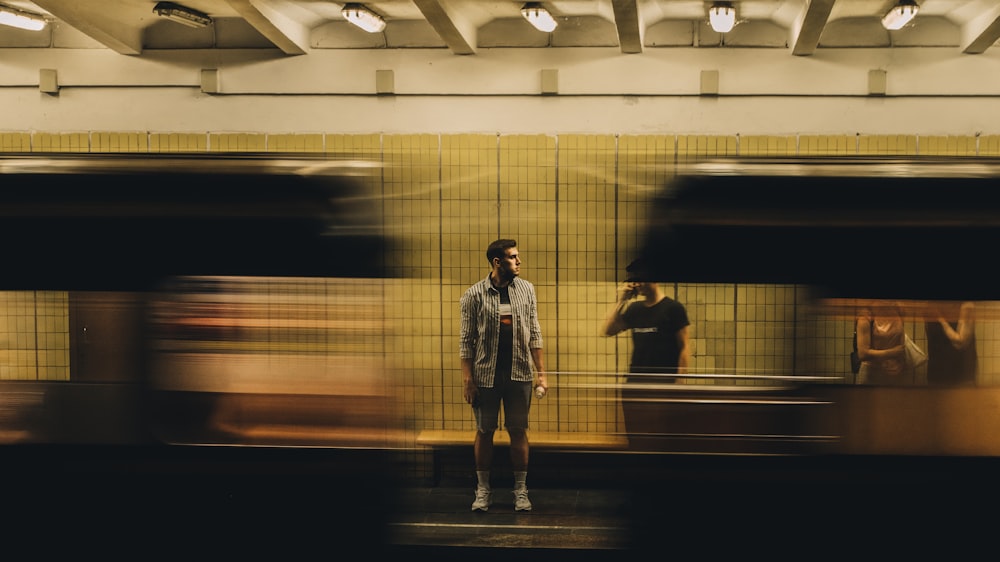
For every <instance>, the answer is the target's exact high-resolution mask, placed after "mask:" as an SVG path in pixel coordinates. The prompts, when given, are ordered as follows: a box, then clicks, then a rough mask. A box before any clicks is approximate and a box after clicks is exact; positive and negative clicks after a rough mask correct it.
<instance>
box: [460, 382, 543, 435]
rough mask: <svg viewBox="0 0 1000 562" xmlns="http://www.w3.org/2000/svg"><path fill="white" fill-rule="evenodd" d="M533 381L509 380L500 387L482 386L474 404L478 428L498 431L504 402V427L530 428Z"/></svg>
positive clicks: (473, 408)
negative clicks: (501, 405)
mask: <svg viewBox="0 0 1000 562" xmlns="http://www.w3.org/2000/svg"><path fill="white" fill-rule="evenodd" d="M531 386H532V383H531V382H518V381H508V382H507V383H505V384H503V385H502V386H499V387H494V388H480V389H479V399H478V400H477V401H476V403H474V404H473V406H472V412H473V413H474V414H475V415H476V429H477V430H479V431H487V432H489V431H496V429H497V422H498V419H499V416H500V403H501V402H503V418H504V427H506V428H507V429H508V430H510V429H528V410H529V409H530V408H531V395H532V392H531Z"/></svg>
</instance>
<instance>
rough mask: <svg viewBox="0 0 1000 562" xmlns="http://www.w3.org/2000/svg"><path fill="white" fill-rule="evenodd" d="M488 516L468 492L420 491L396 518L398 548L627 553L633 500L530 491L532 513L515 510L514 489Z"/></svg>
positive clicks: (612, 494)
mask: <svg viewBox="0 0 1000 562" xmlns="http://www.w3.org/2000/svg"><path fill="white" fill-rule="evenodd" d="M493 495H494V499H493V505H492V506H491V507H490V508H489V511H487V512H479V511H476V512H474V511H472V510H471V504H472V500H473V490H472V489H471V488H468V487H455V486H443V487H414V488H405V489H404V491H403V492H402V499H401V506H400V510H399V512H398V513H397V516H395V517H392V518H391V519H390V523H389V525H390V540H391V541H392V543H393V544H395V545H401V546H403V545H408V546H427V547H429V546H449V547H456V548H458V547H471V548H485V547H490V548H495V547H505V548H523V549H534V550H570V551H580V550H583V551H593V550H601V551H606V550H623V549H625V548H627V546H628V536H627V533H628V529H629V524H628V521H627V511H626V507H627V506H626V504H627V501H628V499H627V495H626V494H625V493H623V492H621V491H616V490H600V489H586V490H581V489H572V488H568V489H535V490H530V497H531V502H532V510H531V511H521V512H517V511H514V502H513V494H512V492H511V490H510V489H509V488H494V491H493Z"/></svg>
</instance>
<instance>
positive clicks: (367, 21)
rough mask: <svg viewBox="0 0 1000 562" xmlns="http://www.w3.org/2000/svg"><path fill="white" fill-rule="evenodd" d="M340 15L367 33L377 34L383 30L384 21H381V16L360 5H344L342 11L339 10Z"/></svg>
mask: <svg viewBox="0 0 1000 562" xmlns="http://www.w3.org/2000/svg"><path fill="white" fill-rule="evenodd" d="M340 15H342V16H344V19H346V20H347V21H349V22H351V23H353V24H354V25H356V26H358V27H360V28H361V29H364V30H365V31H367V32H368V33H378V32H379V31H382V30H383V29H385V20H384V19H382V16H380V15H378V14H376V13H375V12H373V11H371V10H369V9H368V8H366V7H364V6H363V5H361V4H344V7H343V9H341V10H340Z"/></svg>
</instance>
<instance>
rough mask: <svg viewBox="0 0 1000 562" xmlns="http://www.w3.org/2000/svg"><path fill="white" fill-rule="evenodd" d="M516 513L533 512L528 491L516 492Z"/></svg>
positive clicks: (519, 490)
mask: <svg viewBox="0 0 1000 562" xmlns="http://www.w3.org/2000/svg"><path fill="white" fill-rule="evenodd" d="M514 511H531V500H529V499H528V489H527V488H518V489H516V490H514Z"/></svg>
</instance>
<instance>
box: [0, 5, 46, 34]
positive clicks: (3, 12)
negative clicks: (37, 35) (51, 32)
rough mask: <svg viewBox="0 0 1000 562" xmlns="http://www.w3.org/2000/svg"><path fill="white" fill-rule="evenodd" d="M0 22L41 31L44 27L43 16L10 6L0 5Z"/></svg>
mask: <svg viewBox="0 0 1000 562" xmlns="http://www.w3.org/2000/svg"><path fill="white" fill-rule="evenodd" d="M0 24H3V25H9V26H11V27H16V28H18V29H27V30H28V31H41V30H42V29H44V28H45V17H44V16H40V15H38V14H33V13H31V12H25V11H23V10H18V9H17V8H11V7H10V6H0Z"/></svg>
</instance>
